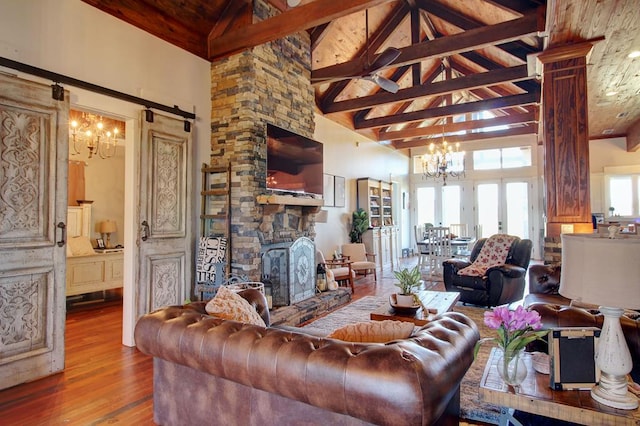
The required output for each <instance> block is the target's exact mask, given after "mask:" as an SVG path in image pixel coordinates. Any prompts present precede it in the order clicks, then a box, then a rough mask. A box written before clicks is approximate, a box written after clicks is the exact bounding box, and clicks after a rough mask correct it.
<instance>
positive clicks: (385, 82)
mask: <svg viewBox="0 0 640 426" xmlns="http://www.w3.org/2000/svg"><path fill="white" fill-rule="evenodd" d="M365 31H366V46H365V55H366V56H365V58H366V64H365V67H364V70H363V72H362V74H360V75H355V76H352V77H349V78H361V79H364V80H368V81H372V82H374V83H375V84H377V85H378V86H380V88H382V89H384V90H386V91H387V92H391V93H396V92H397V91H398V89H399V88H400V86H399V85H398V83H396V82H395V81H393V80H389V79H388V78H386V77H383V76H381V75H379V74H378V73H377V72H378V70H380V69H381V68H384V67H386V66H387V65H389V64H391V63H393V61H395V60H396V59H398V56H400V53H401V52H400V49H396V48H395V47H387V48H386V49H385V50H383V51H382V53H380V54H379V55H378V56H377V57H376V59H375V60H374V61H373V62H371V61H370V55H369V10H365Z"/></svg>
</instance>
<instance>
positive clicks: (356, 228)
mask: <svg viewBox="0 0 640 426" xmlns="http://www.w3.org/2000/svg"><path fill="white" fill-rule="evenodd" d="M367 229H369V215H368V214H367V212H366V211H365V210H364V209H362V208H359V209H358V210H356V211H354V212H353V214H352V215H351V232H349V238H351V242H352V243H361V242H362V234H364V232H365V231H366V230H367Z"/></svg>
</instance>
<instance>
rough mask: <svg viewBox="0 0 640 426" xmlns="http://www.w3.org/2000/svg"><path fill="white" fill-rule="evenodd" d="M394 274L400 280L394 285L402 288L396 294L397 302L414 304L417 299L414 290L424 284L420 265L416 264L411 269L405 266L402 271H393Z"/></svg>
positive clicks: (402, 304)
mask: <svg viewBox="0 0 640 426" xmlns="http://www.w3.org/2000/svg"><path fill="white" fill-rule="evenodd" d="M393 275H394V276H395V277H396V279H397V280H398V282H396V283H394V285H395V286H396V287H398V288H399V289H400V292H399V293H397V294H396V302H397V304H398V305H401V306H413V305H414V300H415V296H414V293H413V291H414V289H416V288H419V287H420V286H421V285H422V279H421V278H422V275H421V274H420V267H419V266H418V265H416V266H415V267H414V268H413V269H411V270H410V269H408V268H404V269H402V270H400V271H393Z"/></svg>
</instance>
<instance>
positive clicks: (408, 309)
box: [389, 293, 420, 313]
mask: <svg viewBox="0 0 640 426" xmlns="http://www.w3.org/2000/svg"><path fill="white" fill-rule="evenodd" d="M389 304H390V305H391V307H392V308H393V309H394V310H395V311H396V312H398V313H415V312H416V311H417V310H418V309H420V305H419V304H417V303H416V302H415V301H414V302H413V305H410V306H407V305H399V304H398V301H397V300H396V294H395V293H393V294H390V295H389Z"/></svg>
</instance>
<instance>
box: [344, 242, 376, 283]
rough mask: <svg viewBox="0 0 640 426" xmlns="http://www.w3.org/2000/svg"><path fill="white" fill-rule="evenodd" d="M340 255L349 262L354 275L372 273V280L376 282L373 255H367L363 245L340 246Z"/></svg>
mask: <svg viewBox="0 0 640 426" xmlns="http://www.w3.org/2000/svg"><path fill="white" fill-rule="evenodd" d="M342 255H343V256H344V257H346V258H348V259H349V260H350V261H351V269H353V270H354V271H355V272H356V274H358V273H364V275H365V276H367V274H368V273H369V272H373V279H374V280H375V282H378V276H377V274H376V262H375V256H376V255H375V254H372V253H367V249H366V248H365V245H364V244H362V243H351V244H343V245H342Z"/></svg>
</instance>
